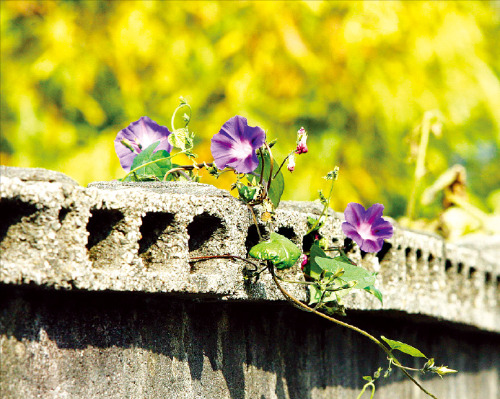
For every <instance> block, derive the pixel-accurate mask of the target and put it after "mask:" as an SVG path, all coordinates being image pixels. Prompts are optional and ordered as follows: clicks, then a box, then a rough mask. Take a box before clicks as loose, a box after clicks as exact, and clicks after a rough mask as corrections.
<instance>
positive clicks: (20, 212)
mask: <svg viewBox="0 0 500 399" xmlns="http://www.w3.org/2000/svg"><path fill="white" fill-rule="evenodd" d="M38 212H39V211H38V210H37V208H36V206H35V205H33V204H29V203H26V202H23V201H21V200H19V199H13V200H5V199H4V200H2V202H1V203H0V215H1V218H0V243H1V242H3V241H4V240H5V238H6V237H7V236H8V232H9V229H10V228H12V227H13V226H16V225H18V224H19V223H24V224H26V223H30V221H31V220H33V219H34V218H36V217H37V214H38ZM68 213H69V209H68V208H61V210H60V211H59V221H60V223H63V222H64V220H65V218H66V216H67V215H68ZM123 218H124V215H123V213H122V212H121V211H119V210H113V209H95V210H92V211H91V217H90V219H89V222H88V224H87V231H88V232H89V238H88V243H87V249H88V251H89V254H92V251H93V249H94V248H95V247H96V246H97V245H98V244H99V243H101V242H102V241H104V240H106V238H107V237H109V235H110V234H111V233H112V231H113V230H114V229H115V228H116V226H117V225H119V223H120V222H121V221H122V220H123ZM173 222H174V215H173V214H171V213H165V212H150V213H147V214H146V216H145V217H144V218H143V220H142V225H141V228H140V232H141V237H142V238H141V239H140V241H139V255H141V254H144V253H146V251H147V250H148V249H149V248H150V247H151V246H152V245H153V244H154V243H156V242H157V241H158V239H159V237H160V236H161V235H162V234H163V233H164V232H165V230H166V229H167V228H168V227H169V226H171V225H172V223H173ZM260 228H261V234H263V233H264V226H260ZM223 229H224V225H223V223H222V220H221V219H219V218H218V217H215V216H213V215H210V214H208V213H203V214H201V215H197V216H195V217H194V219H193V221H192V222H191V223H190V224H189V225H188V234H189V242H188V246H189V252H194V251H198V250H200V249H203V247H204V246H205V245H206V244H207V242H208V241H209V240H210V239H211V238H212V236H213V235H214V234H215V233H216V232H221V230H223ZM278 233H279V234H282V235H284V236H285V237H287V238H289V239H290V240H292V241H293V242H295V243H296V244H298V245H300V244H301V241H302V250H303V251H308V250H309V248H310V247H311V245H312V243H313V242H314V239H315V237H314V233H310V234H308V235H306V236H304V238H303V239H300V237H298V236H297V234H296V233H295V231H294V229H293V227H280V228H279V229H278ZM334 240H336V239H334ZM258 242H259V234H258V233H257V227H256V226H254V225H252V226H250V228H249V230H248V233H247V238H246V241H245V246H246V250H247V252H248V251H249V250H250V248H251V247H252V246H254V245H255V244H257V243H258ZM350 244H351V242H350V240H349V239H346V240H344V246H347V247H349V246H350ZM333 245H334V246H335V245H338V240H336V242H335V241H334V242H333ZM391 248H392V245H391V244H390V243H384V246H383V247H382V250H381V251H380V252H379V253H377V255H376V256H377V257H378V259H379V262H382V261H383V260H384V258H385V257H386V255H387V254H388V252H389V251H390V250H391ZM398 249H401V248H398ZM361 255H362V257H364V256H365V255H366V254H365V253H363V252H362V253H361ZM405 255H406V258H407V262H409V259H410V257H411V256H413V249H412V248H406V249H405ZM91 257H92V256H91ZM415 257H416V261H417V264H421V263H422V262H423V256H422V250H421V249H417V250H416V251H415ZM434 260H435V257H434V255H433V254H429V256H428V257H427V262H428V264H432V262H433V261H434ZM465 270H467V273H466V277H468V278H469V279H473V278H475V275H476V273H478V271H477V269H476V268H474V267H468V268H466V267H465V266H464V264H463V263H462V262H459V263H458V264H456V265H454V264H453V263H452V261H451V260H450V259H447V260H446V261H445V271H446V272H447V273H448V274H450V273H457V274H458V275H465V274H464V271H465ZM493 281H494V278H493V274H492V272H490V271H486V272H484V282H485V283H486V284H491V283H492V282H493ZM496 283H497V285H498V286H499V287H500V275H497V276H496Z"/></svg>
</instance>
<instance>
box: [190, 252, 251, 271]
mask: <svg viewBox="0 0 500 399" xmlns="http://www.w3.org/2000/svg"><path fill="white" fill-rule="evenodd" d="M210 259H233V260H234V259H237V260H241V261H242V262H246V263H248V264H250V265H252V266H253V267H254V268H255V271H257V270H259V267H258V266H257V265H256V264H255V263H253V262H252V261H251V260H248V259H245V258H242V257H241V256H236V255H210V256H194V257H192V258H189V263H194V262H201V261H204V260H210Z"/></svg>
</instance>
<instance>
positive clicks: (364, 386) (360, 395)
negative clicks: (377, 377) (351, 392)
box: [356, 381, 375, 399]
mask: <svg viewBox="0 0 500 399" xmlns="http://www.w3.org/2000/svg"><path fill="white" fill-rule="evenodd" d="M368 387H370V388H371V389H372V393H371V395H370V399H373V396H374V395H375V384H374V383H373V381H370V382H367V383H366V384H365V385H363V389H362V390H361V392H360V393H359V395H358V397H357V398H356V399H361V397H362V396H363V394H364V393H365V391H366V388H368Z"/></svg>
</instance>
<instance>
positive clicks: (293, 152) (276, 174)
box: [273, 150, 295, 179]
mask: <svg viewBox="0 0 500 399" xmlns="http://www.w3.org/2000/svg"><path fill="white" fill-rule="evenodd" d="M292 154H295V150H293V151H292V152H291V153H290V154H288V155H287V156H286V158H285V159H284V160H283V162H281V165H280V167H279V168H278V170H277V172H276V173H275V174H274V176H273V179H276V176H278V173H280V171H281V169H282V168H283V166H284V165H285V162H286V161H287V160H288V158H290V157H291V156H292Z"/></svg>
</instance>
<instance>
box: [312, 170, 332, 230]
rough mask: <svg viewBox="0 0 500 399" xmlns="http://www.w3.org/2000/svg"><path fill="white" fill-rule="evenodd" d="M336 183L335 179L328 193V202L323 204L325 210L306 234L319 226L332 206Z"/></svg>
mask: <svg viewBox="0 0 500 399" xmlns="http://www.w3.org/2000/svg"><path fill="white" fill-rule="evenodd" d="M334 183H335V180H332V184H331V186H330V193H329V194H328V199H327V202H326V204H325V205H324V206H323V211H322V212H321V215H319V218H318V219H316V223H314V226H312V227H311V228H310V229H309V230H308V231H307V233H306V235H308V234H310V233H312V232H313V231H314V230H316V227H317V226H318V224H319V223H320V221H321V218H322V217H323V216H325V213H326V211H327V210H328V208H330V199H331V198H332V193H333V185H334Z"/></svg>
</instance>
